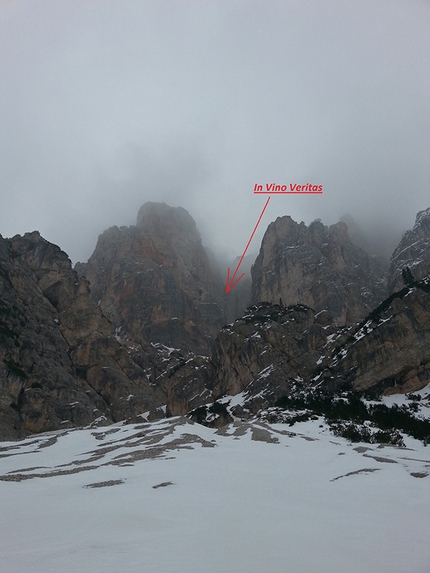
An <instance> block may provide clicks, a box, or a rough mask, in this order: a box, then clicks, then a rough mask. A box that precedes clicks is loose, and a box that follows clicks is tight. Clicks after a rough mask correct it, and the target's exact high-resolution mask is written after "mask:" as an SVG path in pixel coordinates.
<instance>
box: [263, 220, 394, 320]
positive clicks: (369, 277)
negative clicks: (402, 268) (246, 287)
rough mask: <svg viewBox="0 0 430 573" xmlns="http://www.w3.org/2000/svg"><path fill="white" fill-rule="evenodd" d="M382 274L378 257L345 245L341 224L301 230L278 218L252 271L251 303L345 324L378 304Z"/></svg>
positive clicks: (301, 226) (316, 223)
mask: <svg viewBox="0 0 430 573" xmlns="http://www.w3.org/2000/svg"><path fill="white" fill-rule="evenodd" d="M385 274H386V268H385V266H384V264H383V261H382V260H381V258H380V257H376V256H373V257H372V256H371V255H369V254H368V253H367V252H365V251H364V250H363V249H361V248H360V247H358V246H356V245H355V244H354V243H353V242H352V241H351V239H350V238H349V235H348V227H347V225H346V223H342V222H339V223H337V224H336V225H331V226H330V227H326V226H324V225H323V224H322V223H321V222H320V221H314V222H313V223H311V224H310V225H309V227H307V226H306V225H305V223H303V222H302V223H300V224H299V223H296V222H295V221H293V219H291V217H289V216H285V217H278V218H277V219H276V221H275V222H273V223H271V224H270V225H269V227H268V229H267V231H266V233H265V235H264V237H263V241H262V244H261V248H260V253H259V255H258V257H257V259H256V261H255V264H254V266H253V269H252V302H253V304H258V303H259V302H261V301H267V302H271V303H274V304H278V303H279V302H280V301H281V304H284V305H291V304H297V303H300V304H305V305H307V306H309V307H311V308H313V309H314V310H316V311H317V312H319V311H322V310H327V311H328V312H329V313H330V314H331V315H332V316H333V317H334V318H335V319H336V320H337V321H338V323H339V324H348V323H350V322H354V321H356V320H360V319H361V318H363V317H364V316H365V315H366V314H367V313H368V312H369V311H370V310H371V309H372V308H373V307H375V306H376V305H377V304H379V303H380V302H381V301H382V300H383V299H384V297H385V292H386V282H385Z"/></svg>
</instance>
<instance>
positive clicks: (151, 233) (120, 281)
mask: <svg viewBox="0 0 430 573" xmlns="http://www.w3.org/2000/svg"><path fill="white" fill-rule="evenodd" d="M76 269H77V270H78V272H79V273H80V274H83V275H85V276H86V277H87V278H88V280H89V281H90V284H91V290H92V296H93V298H94V300H97V302H99V304H100V307H101V309H102V310H103V312H104V313H105V314H106V316H108V318H109V319H110V320H111V321H112V323H113V324H114V325H115V327H116V328H117V329H120V330H121V332H122V335H123V336H128V337H129V338H130V339H132V340H134V341H136V342H139V343H140V342H144V341H149V340H150V341H151V342H160V343H163V344H167V345H168V346H171V347H174V348H181V349H187V350H193V351H197V352H199V353H202V354H207V353H208V352H209V348H210V346H211V344H212V341H213V339H214V338H215V335H216V333H217V331H218V329H219V328H220V327H221V326H222V324H223V323H224V322H225V319H224V313H223V310H222V308H221V306H220V304H219V297H218V295H217V293H216V292H215V288H214V284H213V280H212V275H211V268H210V263H209V259H208V256H207V253H206V251H205V249H204V247H203V245H202V242H201V238H200V234H199V232H198V230H197V227H196V224H195V222H194V220H193V219H192V217H191V216H190V215H189V213H188V212H187V211H186V210H185V209H182V208H180V207H179V208H173V207H169V206H168V205H166V204H164V203H146V204H145V205H143V206H142V207H141V208H140V210H139V214H138V217H137V226H132V227H121V228H118V227H111V228H110V229H108V230H107V231H105V232H104V233H103V234H102V235H101V236H100V237H99V240H98V242H97V246H96V249H95V251H94V253H93V254H92V256H91V257H90V259H89V261H88V263H87V264H85V265H82V264H79V265H77V266H76Z"/></svg>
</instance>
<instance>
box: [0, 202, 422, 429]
mask: <svg viewBox="0 0 430 573" xmlns="http://www.w3.org/2000/svg"><path fill="white" fill-rule="evenodd" d="M429 211H430V210H427V211H424V212H421V213H420V214H419V215H418V217H417V222H416V224H415V227H414V229H413V230H412V231H410V232H408V233H406V234H405V236H404V237H403V239H402V243H401V245H400V246H399V247H398V248H397V249H396V251H395V253H394V255H393V258H392V266H391V270H390V273H391V274H390V277H392V278H391V279H390V280H391V283H390V284H394V285H396V284H398V283H399V277H401V280H402V284H398V286H399V288H398V289H397V290H395V291H394V292H391V293H389V296H388V297H387V294H386V291H385V289H386V276H387V275H386V274H384V266H383V263H382V262H381V259H380V258H378V257H373V256H372V255H370V254H369V253H367V252H365V251H364V250H362V249H361V248H360V247H358V246H356V245H355V244H354V243H353V241H352V240H351V239H350V237H349V234H348V229H347V226H346V225H345V224H344V223H338V224H337V225H332V226H331V227H326V226H324V225H323V224H322V223H320V222H319V221H315V222H314V223H312V224H311V225H309V227H307V226H306V225H305V224H304V223H300V224H298V223H295V222H294V221H293V220H292V219H291V218H290V217H282V218H278V219H277V220H276V221H275V222H274V223H271V224H270V225H269V227H268V229H267V231H266V234H265V236H264V238H263V241H262V245H261V249H260V253H259V255H258V257H257V260H256V262H255V264H254V266H253V267H252V268H251V274H252V279H253V280H252V285H251V284H250V282H249V281H248V282H246V281H245V277H244V278H243V279H242V280H241V281H240V282H239V284H238V285H237V286H236V287H235V288H234V289H233V290H232V291H231V292H230V293H229V294H228V295H227V296H226V295H225V292H223V291H225V282H224V281H225V276H224V278H222V276H221V271H220V269H219V265H218V264H217V262H216V260H215V259H214V257H213V256H212V255H210V254H208V253H207V251H206V250H205V249H204V247H203V246H202V243H201V239H200V235H199V232H198V230H197V228H196V225H195V222H194V220H193V219H192V218H191V216H190V215H189V214H188V213H187V212H186V211H185V210H184V209H181V208H171V207H168V206H167V205H165V204H156V203H149V204H145V205H144V206H143V207H142V208H141V209H140V211H139V214H138V219H137V225H136V226H131V227H121V228H118V227H112V228H110V229H108V230H107V231H105V232H104V233H103V234H102V235H100V237H99V240H98V243H97V246H96V248H95V251H94V253H93V255H92V256H91V257H90V259H89V261H88V263H85V264H77V265H76V267H75V269H73V268H72V266H71V263H70V260H69V258H68V256H67V255H66V253H64V252H63V251H62V250H61V249H60V248H59V247H58V246H56V245H53V244H51V243H49V242H48V241H46V240H45V239H43V238H42V237H41V236H40V235H39V233H37V232H33V233H27V234H25V235H24V236H22V237H21V236H18V235H17V236H16V237H13V238H11V239H3V238H2V237H0V437H2V438H3V439H5V438H8V439H9V438H10V439H15V438H18V437H22V436H25V435H28V434H30V433H38V432H45V431H50V430H55V429H60V428H69V427H74V426H87V425H90V424H92V425H103V424H111V423H115V422H119V421H121V420H126V421H127V422H128V423H133V422H138V421H139V420H152V419H158V418H162V417H165V416H167V417H169V416H177V415H181V416H184V415H188V416H189V417H191V418H192V419H194V420H196V421H199V422H202V423H205V424H209V425H212V426H217V427H221V426H222V425H225V424H228V423H230V422H231V421H233V420H234V419H235V418H239V419H243V420H248V419H250V418H252V417H253V416H258V415H259V414H260V412H261V411H262V410H263V409H266V408H274V407H277V404H279V403H284V402H285V400H288V399H294V400H295V399H296V398H294V396H296V395H298V394H297V393H299V394H300V393H303V392H304V393H308V394H309V396H311V398H306V399H305V401H306V400H308V401H309V400H311V401H312V400H313V398H312V393H313V392H314V390H315V389H319V390H318V392H319V391H321V392H325V393H328V394H327V396H329V395H331V396H332V397H333V399H334V396H335V395H339V393H342V392H344V391H346V390H347V391H349V392H352V393H354V392H357V391H359V392H371V393H373V395H377V394H379V393H381V392H384V393H386V394H387V393H391V392H416V391H418V390H419V389H421V388H422V387H423V386H425V385H426V384H427V382H428V380H429V379H430V354H429V351H428V348H430V344H429V342H430V340H429V324H430V314H429V312H430V311H429V308H430V305H429V296H430V293H429V289H430V286H429V279H428V278H426V276H424V275H426V273H427V268H428V267H427V266H426V265H427V262H426V261H427V258H426V257H427V251H426V245H428V241H429V237H430V233H429V227H430V226H429V225H428V221H429ZM406 255H407V256H406ZM416 256H417V257H418V258H417V259H415V258H414V257H416ZM402 257H404V258H402ZM249 262H250V261H249ZM404 263H406V264H407V267H404V268H402V265H403V264H404ZM235 264H237V262H236V263H233V267H234V265H235ZM411 269H412V270H411ZM414 273H415V275H414ZM393 281H394V282H393ZM395 281H397V283H395ZM384 293H385V294H384ZM232 295H234V297H235V298H233V297H232ZM250 296H251V297H252V298H253V300H254V303H253V304H252V305H251V306H249V307H248V308H247V309H246V310H245V311H243V308H244V307H245V306H246V304H247V302H248V300H249V297H250ZM262 301H263V302H262ZM238 315H239V316H238ZM226 322H228V323H229V324H228V325H226ZM330 393H331V394H330ZM226 396H237V398H236V399H235V400H236V405H235V407H233V406H231V407H229V408H227V407H226V406H225V404H224V402H223V400H224V398H225V397H226ZM297 399H299V398H297ZM328 399H329V398H327V397H325V398H324V400H328ZM300 400H302V397H300ZM283 401H284V402H283ZM233 405H234V400H233ZM281 417H282V416H281ZM390 439H391V438H390Z"/></svg>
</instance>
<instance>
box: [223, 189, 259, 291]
mask: <svg viewBox="0 0 430 573" xmlns="http://www.w3.org/2000/svg"><path fill="white" fill-rule="evenodd" d="M269 201H270V197H268V198H267V201H266V204H265V205H264V207H263V210H262V211H261V215H260V216H259V218H258V221H257V224H256V225H255V227H254V230H253V231H252V235H251V236H250V237H249V241H248V244H247V245H246V247H245V250H244V251H243V255H242V256H241V257H240V261H239V264H238V265H237V267H236V270H235V271H234V273H233V276H232V277H231V278H230V267H228V271H227V280H226V281H225V292H226V293H229V292H230V291H231V289H232V288H233V287H234V286H236V285H237V283H238V282H239V281H240V279H241V278H242V277H243V276H244V275H245V273H242V274H241V275H240V277H239V278H238V279H236V280H235V278H236V275H237V271H238V270H239V267H240V265H241V264H242V261H243V259H244V257H245V255H246V251H247V250H248V247H249V245H250V244H251V241H252V238H253V237H254V235H255V231H256V230H257V227H258V225H259V224H260V221H261V219H262V217H263V215H264V211H265V210H266V207H267V205H268V204H269Z"/></svg>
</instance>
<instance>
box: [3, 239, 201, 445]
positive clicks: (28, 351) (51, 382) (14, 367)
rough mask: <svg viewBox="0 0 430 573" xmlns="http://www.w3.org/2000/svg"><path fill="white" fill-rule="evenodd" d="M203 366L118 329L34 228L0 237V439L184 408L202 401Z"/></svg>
mask: <svg viewBox="0 0 430 573" xmlns="http://www.w3.org/2000/svg"><path fill="white" fill-rule="evenodd" d="M208 368H209V360H208V358H206V357H204V356H197V355H195V354H193V353H192V352H187V351H186V350H176V349H174V348H169V347H167V346H166V345H163V344H160V343H154V342H151V341H141V342H140V343H139V342H137V341H132V340H130V339H129V338H128V337H126V338H123V337H121V336H120V332H119V329H118V328H117V327H115V325H114V324H112V323H111V321H110V320H109V319H108V318H107V317H106V316H105V315H104V314H103V312H102V309H101V305H98V304H97V302H95V301H94V300H93V298H92V296H91V290H90V286H89V282H88V280H87V279H86V278H85V277H83V276H80V277H79V276H78V274H77V272H76V271H74V270H73V269H72V266H71V262H70V260H69V258H68V256H67V255H66V253H64V251H62V250H61V249H60V248H59V247H58V246H56V245H53V244H52V243H49V242H48V241H46V240H45V239H43V238H42V237H41V236H40V234H39V233H38V232H33V233H27V234H25V235H24V236H22V237H21V236H19V235H17V236H16V237H13V238H12V239H3V238H2V237H1V236H0V436H1V438H3V439H5V438H8V439H9V438H10V439H12V438H18V437H22V436H23V435H27V434H29V433H37V432H45V431H49V430H54V429H58V428H67V427H72V426H83V425H88V424H92V423H95V424H108V423H112V422H116V421H119V420H125V419H129V420H133V419H135V420H137V419H141V418H140V416H141V415H142V414H144V415H145V419H147V418H148V417H149V419H151V418H160V417H164V416H165V414H166V408H168V412H169V414H171V415H172V414H181V413H184V412H186V411H188V410H189V409H190V408H192V407H196V406H198V405H200V404H201V402H202V401H205V400H206V396H207V394H208V391H205V390H204V388H205V384H206V382H207V379H208V377H209V374H208ZM178 379H179V380H180V387H181V392H180V393H179V394H178V391H177V386H178ZM196 385H197V390H196V389H195V386H196Z"/></svg>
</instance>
